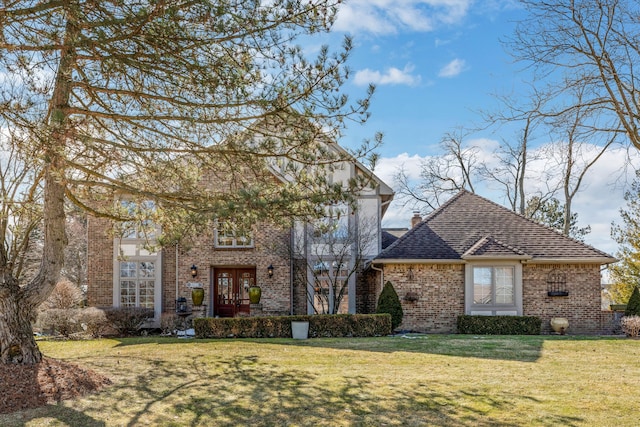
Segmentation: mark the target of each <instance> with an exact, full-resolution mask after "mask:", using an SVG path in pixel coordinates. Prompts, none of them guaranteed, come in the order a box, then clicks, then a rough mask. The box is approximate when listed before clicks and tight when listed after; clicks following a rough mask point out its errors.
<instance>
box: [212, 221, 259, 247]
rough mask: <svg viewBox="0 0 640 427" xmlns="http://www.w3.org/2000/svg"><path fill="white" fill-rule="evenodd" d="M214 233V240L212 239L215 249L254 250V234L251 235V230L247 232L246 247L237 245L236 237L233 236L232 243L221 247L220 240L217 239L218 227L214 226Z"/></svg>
mask: <svg viewBox="0 0 640 427" xmlns="http://www.w3.org/2000/svg"><path fill="white" fill-rule="evenodd" d="M214 231H215V232H214V233H213V234H214V239H213V245H214V247H216V248H220V249H253V248H255V239H254V233H253V229H252V230H250V231H249V233H248V234H249V237H250V238H251V239H250V242H249V244H248V245H238V243H237V242H238V237H237V236H236V235H235V233H234V236H233V238H232V239H233V243H232V244H231V245H223V244H221V243H220V240H219V239H218V236H219V233H220V229H219V228H218V226H216V228H215V230H214Z"/></svg>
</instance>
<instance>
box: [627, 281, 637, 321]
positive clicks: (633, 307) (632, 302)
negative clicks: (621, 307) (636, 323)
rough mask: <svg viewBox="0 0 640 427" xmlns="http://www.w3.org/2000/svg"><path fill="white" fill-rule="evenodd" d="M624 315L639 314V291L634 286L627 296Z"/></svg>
mask: <svg viewBox="0 0 640 427" xmlns="http://www.w3.org/2000/svg"><path fill="white" fill-rule="evenodd" d="M624 315H625V316H640V291H639V290H638V287H637V286H636V287H635V288H634V289H633V292H632V293H631V297H629V302H628V303H627V309H626V310H625V311H624Z"/></svg>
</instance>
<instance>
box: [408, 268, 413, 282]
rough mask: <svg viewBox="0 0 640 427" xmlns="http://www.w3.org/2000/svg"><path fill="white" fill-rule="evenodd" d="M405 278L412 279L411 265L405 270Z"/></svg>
mask: <svg viewBox="0 0 640 427" xmlns="http://www.w3.org/2000/svg"><path fill="white" fill-rule="evenodd" d="M407 279H409V280H413V267H409V270H407Z"/></svg>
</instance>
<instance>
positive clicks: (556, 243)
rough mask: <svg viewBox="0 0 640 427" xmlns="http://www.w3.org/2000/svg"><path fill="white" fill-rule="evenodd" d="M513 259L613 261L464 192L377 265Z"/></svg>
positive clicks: (383, 254)
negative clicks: (404, 262)
mask: <svg viewBox="0 0 640 427" xmlns="http://www.w3.org/2000/svg"><path fill="white" fill-rule="evenodd" d="M482 258H491V259H496V258H508V259H521V260H531V261H537V262H541V261H542V262H544V261H548V262H559V261H562V262H581V263H585V262H590V263H598V264H608V263H612V262H615V261H616V259H615V258H613V257H611V256H610V255H608V254H606V253H604V252H602V251H600V250H598V249H595V248H593V247H591V246H589V245H586V244H584V243H582V242H579V241H577V240H574V239H571V238H569V237H566V236H564V235H562V234H560V233H558V232H556V231H555V230H553V229H551V228H549V227H546V226H544V225H541V224H538V223H537V222H535V221H532V220H530V219H527V218H525V217H524V216H522V215H519V214H516V213H515V212H513V211H511V210H509V209H507V208H505V207H503V206H500V205H498V204H497V203H494V202H492V201H490V200H488V199H486V198H484V197H481V196H478V195H476V194H473V193H470V192H468V191H464V190H463V191H461V192H459V193H458V194H457V195H455V196H454V197H452V198H451V199H449V200H448V201H447V202H446V203H445V204H444V205H442V206H441V207H440V208H438V209H437V210H435V211H434V212H432V213H431V214H430V215H429V216H428V217H426V218H425V219H424V220H423V221H422V222H420V223H419V224H418V225H416V226H415V227H413V228H412V229H411V230H409V231H408V232H407V233H406V234H405V235H403V236H402V237H400V238H399V239H398V240H396V241H395V242H393V243H392V244H391V245H389V246H388V247H387V248H386V249H384V250H383V251H382V252H381V253H380V254H379V255H378V256H377V257H376V259H375V260H374V261H373V262H379V263H385V262H402V261H409V260H410V261H412V262H416V261H422V260H424V261H436V262H437V261H440V262H442V261H447V260H450V261H460V262H462V261H463V260H468V259H482Z"/></svg>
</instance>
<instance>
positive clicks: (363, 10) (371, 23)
mask: <svg viewBox="0 0 640 427" xmlns="http://www.w3.org/2000/svg"><path fill="white" fill-rule="evenodd" d="M472 3H473V0H407V1H402V2H399V1H397V0H352V1H350V2H347V3H346V4H343V5H342V6H341V7H340V10H339V12H338V17H337V20H336V22H335V25H334V27H333V28H334V30H337V31H346V32H358V31H365V32H370V33H374V34H389V33H396V32H398V31H400V30H409V31H432V30H434V29H435V28H436V27H437V26H439V25H443V24H447V25H449V24H455V23H459V22H461V21H462V20H463V18H464V17H465V16H466V15H467V12H468V11H469V8H470V6H471V4H472Z"/></svg>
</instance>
